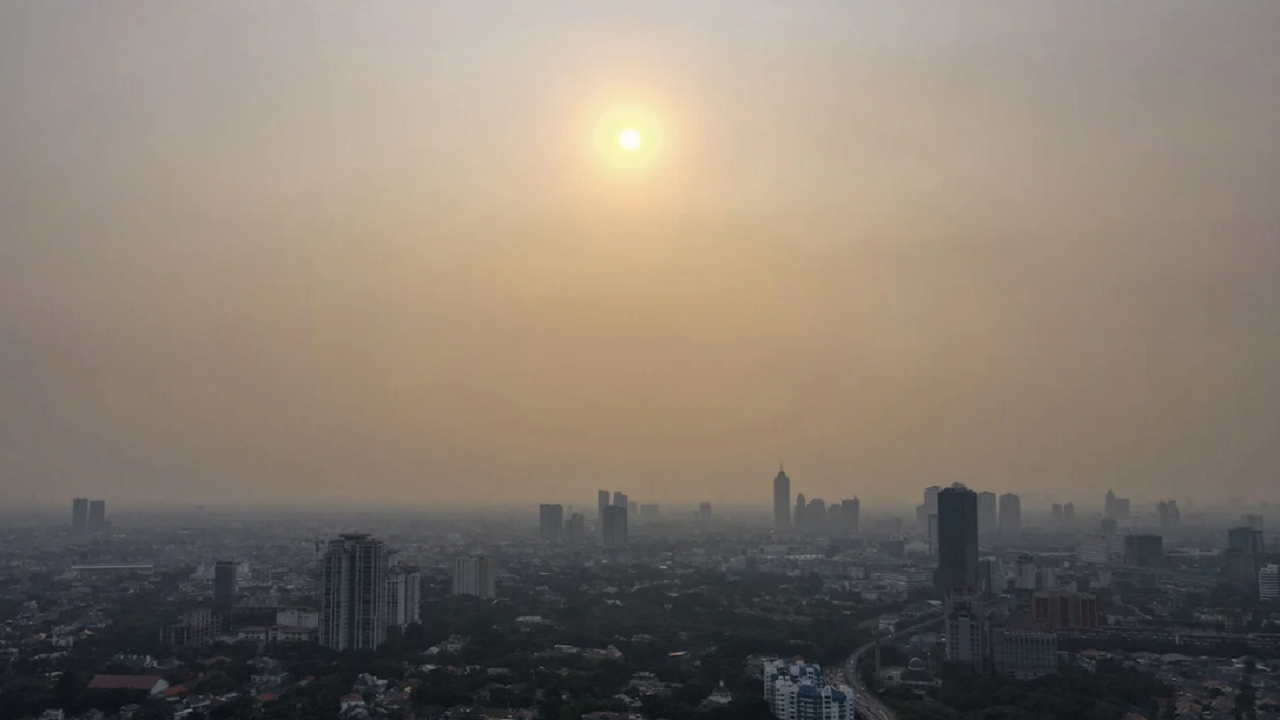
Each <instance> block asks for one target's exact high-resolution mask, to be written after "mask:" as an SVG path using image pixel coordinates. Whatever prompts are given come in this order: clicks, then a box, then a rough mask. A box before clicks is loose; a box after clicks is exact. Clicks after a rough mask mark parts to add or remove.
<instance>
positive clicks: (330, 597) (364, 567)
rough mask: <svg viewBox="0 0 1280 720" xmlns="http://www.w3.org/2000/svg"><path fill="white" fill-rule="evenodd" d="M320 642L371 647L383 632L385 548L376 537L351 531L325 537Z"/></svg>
mask: <svg viewBox="0 0 1280 720" xmlns="http://www.w3.org/2000/svg"><path fill="white" fill-rule="evenodd" d="M320 580H321V590H320V644H321V645H324V646H325V647H329V648H333V649H335V650H375V649H377V647H378V646H379V645H381V644H382V641H383V640H385V639H386V638H387V617H386V612H387V554H386V548H385V547H384V546H383V544H382V541H381V540H374V539H373V538H372V537H370V536H369V535H366V534H358V533H352V534H347V535H343V536H341V537H339V538H338V539H336V540H330V541H329V547H328V550H327V552H326V553H325V555H324V558H322V559H321V561H320Z"/></svg>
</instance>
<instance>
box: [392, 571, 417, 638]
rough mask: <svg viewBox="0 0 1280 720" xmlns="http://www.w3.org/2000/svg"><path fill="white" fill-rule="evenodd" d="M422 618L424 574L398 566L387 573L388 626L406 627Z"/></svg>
mask: <svg viewBox="0 0 1280 720" xmlns="http://www.w3.org/2000/svg"><path fill="white" fill-rule="evenodd" d="M421 617H422V572H421V571H419V570H418V569H417V568H415V567H409V566H408V565H396V566H394V567H392V568H391V569H390V570H389V571H388V572H387V625H388V626H395V627H401V628H402V627H406V626H408V625H411V624H413V623H416V622H418V621H419V620H420V619H421Z"/></svg>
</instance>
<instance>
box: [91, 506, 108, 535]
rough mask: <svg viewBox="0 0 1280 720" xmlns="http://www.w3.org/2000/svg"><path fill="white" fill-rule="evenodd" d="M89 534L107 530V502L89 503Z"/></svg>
mask: <svg viewBox="0 0 1280 720" xmlns="http://www.w3.org/2000/svg"><path fill="white" fill-rule="evenodd" d="M88 526H89V532H103V531H104V530H106V529H107V501H106V500H90V501H89V519H88Z"/></svg>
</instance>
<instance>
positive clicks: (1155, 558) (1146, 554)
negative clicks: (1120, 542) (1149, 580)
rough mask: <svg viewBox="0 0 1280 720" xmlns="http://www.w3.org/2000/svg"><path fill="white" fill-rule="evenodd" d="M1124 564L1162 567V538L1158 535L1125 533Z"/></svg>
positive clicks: (1163, 561)
mask: <svg viewBox="0 0 1280 720" xmlns="http://www.w3.org/2000/svg"><path fill="white" fill-rule="evenodd" d="M1124 564H1125V565H1133V566H1135V567H1164V566H1165V557H1164V538H1163V537H1161V536H1159V535H1126V536H1125V538H1124Z"/></svg>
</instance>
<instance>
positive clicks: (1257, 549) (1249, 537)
mask: <svg viewBox="0 0 1280 720" xmlns="http://www.w3.org/2000/svg"><path fill="white" fill-rule="evenodd" d="M1227 549H1229V550H1239V551H1240V552H1243V553H1253V554H1255V555H1258V554H1262V553H1264V552H1266V548H1265V547H1264V545H1263V539H1262V531H1261V530H1254V529H1252V528H1249V527H1246V526H1244V525H1242V526H1240V527H1235V528H1231V529H1230V530H1228V531H1227Z"/></svg>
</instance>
